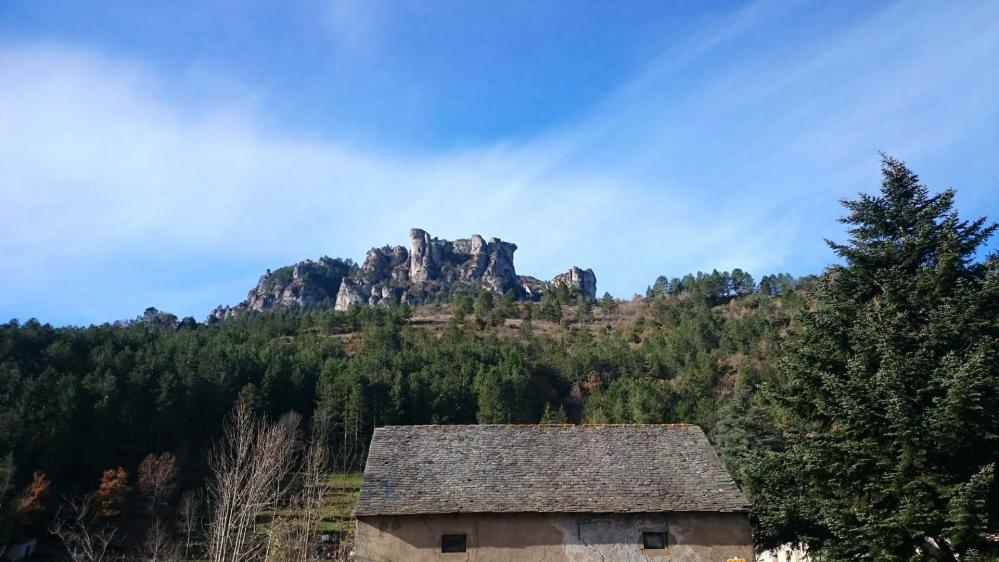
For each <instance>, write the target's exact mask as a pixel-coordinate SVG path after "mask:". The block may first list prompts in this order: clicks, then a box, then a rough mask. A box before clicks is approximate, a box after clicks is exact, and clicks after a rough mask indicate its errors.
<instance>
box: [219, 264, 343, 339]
mask: <svg viewBox="0 0 999 562" xmlns="http://www.w3.org/2000/svg"><path fill="white" fill-rule="evenodd" d="M354 269H356V268H355V267H354V266H353V264H352V263H351V262H350V261H349V260H341V259H332V258H328V257H322V258H320V259H319V261H312V260H305V261H303V262H299V263H296V264H295V265H292V266H287V267H282V268H279V269H277V270H275V271H273V272H272V271H271V270H267V273H265V274H264V275H263V276H261V277H260V281H258V282H257V286H256V287H254V288H252V289H250V292H249V293H248V294H247V295H246V300H244V301H243V302H241V303H239V304H237V305H235V306H219V307H218V308H216V309H215V310H213V311H212V312H211V314H209V315H208V320H207V322H209V323H212V322H218V321H221V320H225V319H226V318H231V317H233V316H238V315H240V314H243V313H245V312H248V311H251V310H268V309H272V308H283V307H290V306H298V307H302V308H305V307H308V306H311V305H313V304H317V303H319V302H322V301H325V300H327V299H331V298H334V297H335V296H336V295H337V291H339V290H340V284H341V281H342V280H343V278H344V277H346V276H347V275H349V274H351V273H352V272H353V270H354Z"/></svg>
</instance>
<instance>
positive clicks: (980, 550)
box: [0, 158, 999, 560]
mask: <svg viewBox="0 0 999 562" xmlns="http://www.w3.org/2000/svg"><path fill="white" fill-rule="evenodd" d="M883 172H884V183H883V185H882V188H881V192H880V194H879V195H877V196H862V197H861V198H860V199H858V200H856V201H849V202H847V203H846V205H847V208H848V211H849V215H848V217H847V218H846V219H844V222H845V223H846V224H847V225H848V226H849V234H850V239H849V241H848V242H847V243H845V244H843V245H834V246H833V247H834V249H835V251H836V252H837V253H838V254H839V256H840V258H841V259H842V263H841V264H838V265H834V266H831V267H830V268H828V269H827V270H826V271H825V272H824V273H823V274H822V275H821V276H819V277H807V278H803V279H795V278H792V277H791V276H790V275H786V274H782V275H768V276H764V277H762V278H760V279H759V280H754V279H753V277H752V276H751V275H749V274H748V273H747V272H744V271H742V270H738V269H737V270H734V271H732V272H717V271H714V272H711V273H707V274H705V273H697V274H692V275H687V276H684V277H674V278H670V277H668V276H665V275H664V276H662V277H660V278H659V279H656V280H654V281H653V283H652V284H650V286H649V287H648V288H647V290H646V291H645V294H644V295H643V296H638V295H636V296H635V298H633V299H630V300H628V301H621V300H617V299H613V298H611V297H610V296H609V295H605V296H604V298H602V299H599V300H598V301H597V302H596V303H591V302H590V301H589V300H588V299H585V298H577V295H576V294H575V293H573V292H572V291H571V290H569V289H567V288H565V287H561V288H555V289H554V290H551V291H549V292H548V293H546V294H545V296H544V298H543V299H542V300H541V301H540V302H537V303H534V302H518V301H516V300H515V299H514V298H513V295H511V294H507V295H497V294H494V293H492V292H489V291H486V290H478V291H476V290H468V291H466V292H460V293H458V294H456V295H455V296H454V297H453V298H452V299H451V300H450V302H446V303H439V304H431V305H424V306H419V307H413V308H411V307H409V306H408V305H405V304H402V305H393V306H390V307H370V306H362V307H354V308H351V309H350V310H349V311H346V312H339V311H334V310H333V309H332V303H326V304H324V305H319V306H313V307H310V308H308V309H306V310H294V309H284V310H276V311H265V312H253V311H251V312H247V313H246V314H243V315H240V316H238V317H235V318H230V319H228V320H226V321H224V322H219V323H217V324H213V325H205V324H198V323H195V322H190V321H186V322H180V323H179V324H178V323H176V322H175V321H172V320H171V321H160V320H161V316H159V315H157V314H154V313H148V314H146V315H145V316H143V317H140V318H139V319H137V320H136V321H134V322H132V323H129V324H127V325H110V324H108V325H102V326H91V327H86V328H75V327H67V328H53V327H51V326H48V325H44V324H40V323H38V322H37V321H34V320H30V321H27V322H24V323H19V322H16V321H11V322H8V323H7V324H4V325H0V459H3V460H0V501H2V502H3V503H2V504H0V514H2V517H3V531H2V532H3V533H5V534H6V535H7V536H13V535H17V534H23V533H26V532H29V531H32V530H34V531H35V532H39V531H40V530H41V529H43V528H44V526H45V524H46V521H48V519H49V518H51V516H52V514H53V513H54V511H55V509H56V504H57V502H56V497H58V496H59V495H62V494H82V493H85V492H88V491H90V490H94V489H95V488H98V491H99V492H100V491H101V490H104V491H105V492H107V490H109V489H111V490H119V491H120V492H121V494H120V496H121V497H120V498H118V500H117V501H118V503H119V504H120V506H121V509H120V510H116V511H115V512H114V513H113V514H111V515H109V517H119V518H125V517H127V516H128V513H129V509H132V510H133V512H135V508H134V507H129V506H130V505H131V504H130V502H134V501H135V500H134V498H135V497H136V496H135V493H133V495H132V496H129V495H128V493H127V491H128V486H127V485H126V484H125V483H127V482H133V481H134V480H133V478H134V477H133V476H132V475H134V474H135V473H136V471H137V470H138V469H139V466H140V463H142V462H144V461H143V459H147V458H148V455H150V454H160V453H164V452H169V453H171V455H172V456H171V459H175V462H176V467H177V470H176V486H175V488H176V489H175V490H173V491H172V492H171V495H170V496H169V498H168V499H167V500H164V501H165V502H166V504H167V505H171V506H174V505H176V504H177V502H178V501H179V500H178V498H181V497H185V494H183V492H184V491H193V490H198V489H201V488H202V486H203V485H204V482H205V479H206V476H207V472H208V471H207V463H206V453H207V451H208V450H209V445H210V444H211V442H212V441H213V439H216V438H217V437H218V436H219V431H220V427H221V426H222V424H223V420H225V419H226V417H227V416H228V415H229V412H231V411H232V410H233V407H234V406H235V405H236V404H237V403H239V404H242V405H243V406H244V407H246V408H249V409H250V410H251V411H252V412H254V413H255V415H257V416H260V417H261V418H264V419H268V420H276V419H278V418H279V417H280V416H281V415H282V414H284V413H285V412H290V411H293V412H297V413H298V414H301V416H302V418H303V423H302V425H301V427H305V428H307V427H309V426H310V422H311V420H313V419H318V420H322V422H323V427H326V428H328V438H327V437H324V440H325V442H326V445H327V446H328V448H329V450H330V451H331V459H332V462H331V463H330V464H331V465H332V466H334V467H335V468H336V469H337V470H339V471H343V472H346V471H350V470H358V469H359V468H361V467H363V463H364V459H365V455H366V447H367V444H368V442H369V440H370V436H371V433H372V431H373V429H374V428H375V427H378V426H382V425H389V424H429V423H439V424H470V423H669V422H688V423H696V424H698V425H700V426H701V427H703V428H704V429H705V431H706V432H707V433H708V434H709V436H710V438H711V440H712V442H713V443H714V445H715V447H716V449H717V450H718V452H719V453H720V455H721V456H722V459H723V460H724V461H725V463H726V464H727V465H728V467H729V468H730V470H731V471H732V473H733V475H734V476H735V477H736V479H737V480H738V481H739V482H740V484H741V485H742V486H743V487H744V488H745V489H746V490H747V491H748V492H749V493H750V495H751V496H752V497H753V500H754V502H755V503H756V506H757V507H756V510H755V512H754V519H753V521H754V526H755V531H756V540H757V541H758V543H759V545H760V546H763V547H771V546H775V545H777V544H782V543H785V542H804V543H806V544H807V545H808V546H809V547H810V548H811V549H812V551H813V552H815V553H817V554H823V555H824V556H826V558H827V559H830V560H908V559H913V557H916V558H917V559H920V558H921V559H936V560H957V559H958V558H960V559H961V560H970V559H976V557H978V558H980V559H988V558H987V557H988V556H989V554H988V553H989V552H992V551H994V550H996V542H995V540H994V536H995V535H994V534H995V533H996V532H997V530H999V486H997V485H996V480H995V478H996V477H995V462H996V460H997V457H999V437H997V436H999V397H997V391H996V388H999V344H997V341H999V260H997V258H996V257H995V256H994V255H992V256H986V255H984V253H985V247H984V243H985V241H986V240H988V238H989V237H990V236H991V235H992V233H993V231H994V230H995V227H994V226H990V225H989V224H988V223H987V222H986V221H985V219H979V220H977V221H970V222H969V221H962V220H961V219H959V217H958V216H957V214H956V212H955V211H954V210H953V192H952V191H945V192H943V193H942V194H939V195H930V194H929V192H928V191H927V190H926V189H925V188H924V187H923V186H922V185H920V184H919V183H918V180H917V179H916V177H915V175H914V174H912V173H911V172H909V171H908V170H907V169H906V168H905V167H904V166H903V165H902V164H901V163H900V162H898V161H895V160H892V159H890V158H886V159H885V162H884V166H883ZM152 312H155V311H152ZM174 320H175V319H174ZM323 435H324V436H325V435H327V434H326V433H324V434H323ZM313 442H314V441H313ZM171 462H174V461H173V460H171ZM119 467H120V468H119ZM108 469H114V470H111V471H110V473H109V471H108ZM140 472H141V471H140ZM115 482H119V484H120V485H117V487H115V486H116V485H115ZM99 483H100V487H98V484H99ZM130 497H131V498H133V499H132V500H130V499H129V498H130ZM171 509H173V508H171ZM207 509H208V510H209V511H210V510H211V506H210V505H209V506H207ZM168 511H169V510H168Z"/></svg>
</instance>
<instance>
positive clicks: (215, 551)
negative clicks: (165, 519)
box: [208, 402, 301, 562]
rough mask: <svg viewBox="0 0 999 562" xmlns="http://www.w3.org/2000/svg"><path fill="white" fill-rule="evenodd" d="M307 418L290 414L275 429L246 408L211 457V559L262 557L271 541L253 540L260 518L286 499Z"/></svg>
mask: <svg viewBox="0 0 999 562" xmlns="http://www.w3.org/2000/svg"><path fill="white" fill-rule="evenodd" d="M300 421H301V417H300V416H299V415H298V414H294V413H289V414H285V415H284V416H282V417H281V419H279V420H278V421H277V422H275V423H273V424H271V423H267V422H266V421H262V420H258V419H256V418H255V416H254V415H253V413H252V412H251V410H250V408H249V407H248V406H247V405H246V404H245V403H243V402H240V403H239V404H238V405H237V406H236V408H235V410H234V411H233V413H232V415H231V416H230V418H229V419H228V420H227V422H226V425H225V427H224V429H223V432H222V437H221V439H220V441H218V442H217V443H216V444H215V446H214V447H213V450H212V451H211V454H210V455H209V469H210V476H209V482H208V493H209V497H210V499H211V502H212V517H211V520H210V523H209V534H208V557H209V559H210V560H212V562H237V561H239V562H242V561H244V560H252V559H255V558H258V557H260V556H261V555H262V554H263V553H264V548H265V546H266V545H265V541H264V540H261V538H260V537H256V536H254V534H253V528H254V524H255V522H256V520H257V518H258V516H259V515H260V514H261V513H262V512H264V511H266V510H271V509H274V508H275V507H276V506H278V505H279V503H280V501H281V500H282V499H283V498H284V497H286V494H287V490H288V484H289V480H290V478H289V477H288V476H289V474H290V473H291V470H292V468H293V466H294V460H295V456H296V454H297V452H298V447H299V445H298V427H299V423H300Z"/></svg>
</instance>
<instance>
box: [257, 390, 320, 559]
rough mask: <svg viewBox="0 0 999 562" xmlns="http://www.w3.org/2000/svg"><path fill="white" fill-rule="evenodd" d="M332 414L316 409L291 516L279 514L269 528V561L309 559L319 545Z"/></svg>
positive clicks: (289, 511)
mask: <svg viewBox="0 0 999 562" xmlns="http://www.w3.org/2000/svg"><path fill="white" fill-rule="evenodd" d="M330 422H331V416H330V415H329V414H328V413H327V412H326V411H325V410H318V411H316V414H315V417H314V418H313V424H312V434H311V435H310V438H309V443H308V447H307V448H306V450H305V455H304V459H302V464H301V466H300V467H299V470H298V472H297V474H296V478H295V487H296V491H295V493H294V495H293V496H292V497H291V498H290V501H289V505H288V508H289V509H288V510H287V512H288V513H290V514H292V516H290V517H278V518H275V520H274V521H273V522H272V524H271V526H270V529H269V531H268V545H267V560H268V562H272V561H273V562H307V561H308V560H311V559H313V558H314V557H315V554H316V550H317V548H318V546H319V545H318V542H317V540H316V539H317V531H318V529H319V522H320V520H321V519H322V508H323V503H324V500H325V497H326V490H327V485H328V482H327V479H328V478H329V470H330V454H329V446H328V441H329V433H330Z"/></svg>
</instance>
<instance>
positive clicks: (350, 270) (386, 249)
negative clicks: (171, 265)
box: [207, 228, 597, 323]
mask: <svg viewBox="0 0 999 562" xmlns="http://www.w3.org/2000/svg"><path fill="white" fill-rule="evenodd" d="M516 250H517V245H516V244H514V243H512V242H505V241H503V240H500V239H499V238H489V239H488V240H486V239H485V238H483V237H482V236H481V235H479V234H473V235H472V236H471V237H469V238H459V239H457V240H446V239H441V238H436V237H432V236H431V235H430V234H429V233H428V232H427V231H425V230H422V229H419V228H413V229H410V231H409V249H408V250H407V249H406V248H405V247H403V246H382V247H380V248H379V247H374V248H371V249H370V250H368V252H367V255H366V256H365V259H364V263H363V264H362V265H361V266H360V267H358V266H356V265H355V264H354V263H353V262H352V261H351V260H344V259H340V258H330V257H327V256H323V257H321V258H319V260H316V261H313V260H311V259H307V260H304V261H301V262H298V263H296V264H294V265H290V266H285V267H281V268H278V269H277V270H274V271H273V272H272V271H271V270H267V272H266V273H265V274H264V275H262V276H261V277H260V280H259V281H258V282H257V285H256V286H254V287H253V288H252V289H250V291H249V292H248V293H247V297H246V299H244V300H243V301H241V302H239V303H237V304H236V305H232V306H228V305H220V306H218V307H217V308H215V310H213V311H212V312H211V313H210V314H209V315H208V319H207V322H209V323H213V322H219V321H222V320H225V319H227V318H233V317H236V316H239V315H242V314H244V313H246V312H249V311H254V310H256V311H260V310H272V309H280V308H286V307H300V308H308V307H310V306H314V305H317V304H319V303H323V302H329V301H332V302H333V303H334V308H335V309H336V310H347V309H349V308H350V307H352V306H363V305H391V304H396V303H408V304H421V303H425V302H430V301H435V300H441V299H446V298H447V297H448V296H450V295H451V294H452V293H453V292H454V291H455V290H457V289H460V288H479V289H485V290H489V291H492V292H494V293H497V294H504V293H507V292H512V293H513V294H514V296H515V297H516V298H517V299H518V300H538V299H540V298H541V296H542V295H543V294H544V293H545V292H546V291H548V290H550V289H551V288H553V287H556V286H564V287H567V288H569V289H570V290H575V291H576V292H577V293H578V294H579V295H580V296H581V297H583V298H586V299H588V300H590V301H595V300H596V292H597V278H596V275H595V274H594V273H593V270H592V269H589V268H587V269H582V268H580V267H578V266H572V267H570V268H569V269H568V270H567V271H566V272H565V273H561V274H559V275H556V276H555V277H553V278H552V279H551V280H548V281H543V280H540V279H537V278H535V277H531V276H529V275H518V274H517V270H516V268H515V267H514V263H513V255H514V252H516Z"/></svg>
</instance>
